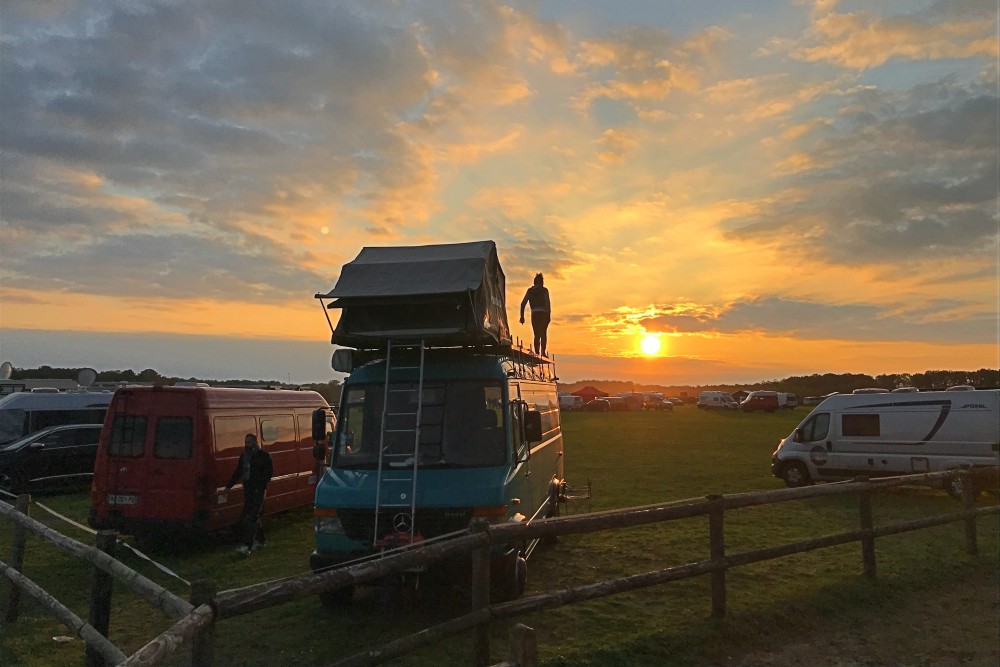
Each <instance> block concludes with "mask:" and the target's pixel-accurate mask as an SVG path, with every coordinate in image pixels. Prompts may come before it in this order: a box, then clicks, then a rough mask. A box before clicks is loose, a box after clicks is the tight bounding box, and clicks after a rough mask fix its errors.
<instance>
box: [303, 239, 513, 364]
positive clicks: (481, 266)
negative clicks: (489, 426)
mask: <svg viewBox="0 0 1000 667" xmlns="http://www.w3.org/2000/svg"><path fill="white" fill-rule="evenodd" d="M504 289H505V282H504V274H503V269H501V268H500V260H499V258H498V257H497V248H496V244H495V243H494V242H493V241H474V242H471V243H451V244H440V245H426V246H398V247H367V248H363V249H362V250H361V252H360V253H359V254H358V256H357V257H355V258H354V260H353V261H351V262H348V263H347V264H345V265H344V267H343V270H342V271H341V274H340V277H339V279H338V280H337V284H336V285H335V286H334V288H333V289H332V290H330V291H329V292H327V293H326V294H317V295H316V298H317V299H321V300H322V299H334V301H333V302H332V303H330V304H329V305H328V306H327V307H328V308H340V309H342V313H341V316H340V321H339V322H338V323H337V326H336V328H335V329H334V331H333V343H334V344H336V345H343V346H346V347H355V348H359V349H364V348H371V347H381V346H382V344H384V342H385V341H386V340H389V339H392V340H394V341H395V340H417V339H424V340H428V341H429V342H431V343H432V344H437V345H477V344H485V345H495V344H510V342H511V338H510V328H509V326H508V325H507V309H506V299H505V293H504Z"/></svg>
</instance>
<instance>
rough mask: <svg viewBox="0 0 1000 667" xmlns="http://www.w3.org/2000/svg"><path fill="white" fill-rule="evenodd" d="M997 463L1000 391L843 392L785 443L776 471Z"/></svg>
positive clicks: (802, 480)
mask: <svg viewBox="0 0 1000 667" xmlns="http://www.w3.org/2000/svg"><path fill="white" fill-rule="evenodd" d="M997 465H1000V390H995V389H991V390H984V391H976V392H963V393H961V394H959V393H957V392H950V391H949V392H946V391H934V392H919V393H916V394H914V393H900V394H890V393H884V394H836V395H834V396H830V397H829V398H827V399H826V400H824V401H823V402H822V403H820V404H819V405H818V406H816V407H815V408H814V409H813V411H812V412H811V413H810V414H809V416H808V417H806V418H805V420H803V421H802V423H801V424H799V425H798V427H796V429H795V430H794V431H792V433H791V434H790V435H789V436H788V437H787V438H785V439H783V440H782V441H781V442H780V443H778V449H777V450H776V451H775V452H774V454H773V455H772V458H771V473H772V474H773V475H774V476H775V477H778V478H780V479H782V480H784V482H785V484H786V485H787V486H789V487H796V486H804V485H807V484H811V483H813V482H816V481H829V480H841V479H850V478H853V477H856V476H860V475H864V476H868V477H879V476H891V475H906V474H914V473H922V472H938V471H942V470H954V469H956V468H971V467H976V466H997ZM948 490H949V492H953V493H954V492H956V490H957V489H956V488H949V489H948Z"/></svg>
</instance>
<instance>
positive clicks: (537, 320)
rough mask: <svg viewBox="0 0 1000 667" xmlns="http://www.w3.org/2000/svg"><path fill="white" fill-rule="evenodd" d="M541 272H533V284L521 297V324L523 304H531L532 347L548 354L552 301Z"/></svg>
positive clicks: (539, 352) (536, 350)
mask: <svg viewBox="0 0 1000 667" xmlns="http://www.w3.org/2000/svg"><path fill="white" fill-rule="evenodd" d="M544 283H545V279H544V278H543V277H542V274H540V273H536V274H535V284H534V285H532V286H531V287H529V288H528V291H527V292H525V293H524V298H523V299H521V324H524V306H525V305H526V304H529V303H530V304H531V330H532V332H533V333H534V334H535V340H534V343H533V346H532V349H533V350H534V351H535V352H536V353H538V354H540V355H542V356H547V354H548V328H549V321H550V320H551V319H552V303H551V302H550V301H549V290H547V289H546V288H545V286H544Z"/></svg>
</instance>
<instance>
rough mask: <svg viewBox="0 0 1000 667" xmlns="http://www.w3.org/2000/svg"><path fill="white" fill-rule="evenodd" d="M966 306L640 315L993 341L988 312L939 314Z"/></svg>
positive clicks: (657, 320) (752, 327) (739, 305)
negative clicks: (958, 316) (957, 316)
mask: <svg viewBox="0 0 1000 667" xmlns="http://www.w3.org/2000/svg"><path fill="white" fill-rule="evenodd" d="M966 305H967V304H965V303H964V302H962V301H959V300H941V301H937V302H934V303H927V304H923V305H922V306H921V307H919V308H917V309H909V310H906V309H901V308H900V307H898V306H891V307H887V306H878V305H874V304H866V303H854V304H825V303H818V302H811V301H795V300H790V299H783V298H780V297H761V298H756V299H748V300H743V301H737V302H734V303H732V304H729V305H728V306H727V307H726V308H725V309H723V310H722V311H721V312H720V313H718V315H716V316H701V317H693V316H690V315H687V314H685V313H684V311H683V310H681V311H679V314H672V313H668V314H663V315H659V316H657V317H654V318H650V319H647V320H644V321H643V324H644V325H645V326H646V327H647V328H651V329H657V328H662V329H667V330H670V331H676V332H693V333H697V332H719V333H726V334H734V333H745V332H759V333H761V334H765V335H769V336H790V337H794V338H799V339H814V340H817V339H818V340H822V339H833V338H836V339H839V340H860V341H873V342H875V341H885V340H897V341H925V342H944V341H947V342H951V343H989V342H994V341H995V340H996V322H995V319H994V318H993V317H991V316H987V315H981V316H973V317H966V318H963V319H961V320H955V319H953V318H952V319H946V318H942V317H941V315H942V314H943V313H947V312H949V311H951V310H954V309H957V308H960V307H964V306H966ZM612 317H613V316H612Z"/></svg>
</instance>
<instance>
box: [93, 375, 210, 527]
mask: <svg viewBox="0 0 1000 667" xmlns="http://www.w3.org/2000/svg"><path fill="white" fill-rule="evenodd" d="M142 399H149V400H139V397H134V398H132V400H130V401H126V402H123V409H122V410H120V411H116V412H115V413H114V414H113V415H112V416H111V419H112V420H113V422H112V433H111V438H110V442H109V447H108V455H109V457H110V461H109V462H108V463H109V466H108V473H109V474H108V477H109V480H108V481H109V484H108V489H107V498H106V501H107V504H108V505H109V509H112V510H115V511H117V513H120V514H121V515H122V516H124V517H131V518H137V519H151V520H165V521H185V522H186V521H190V520H193V519H195V518H196V517H195V512H196V510H197V509H198V505H199V502H198V499H197V498H196V494H197V492H198V477H199V474H198V470H199V467H200V466H201V465H202V464H203V462H202V456H201V453H200V452H199V451H197V448H196V447H195V444H194V443H195V441H196V436H197V435H198V430H199V429H198V424H197V419H196V417H197V397H196V396H195V395H193V394H190V393H183V394H182V393H174V392H169V391H165V392H162V393H160V392H156V393H155V394H146V395H145V396H143V397H142ZM202 504H203V503H202Z"/></svg>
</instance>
